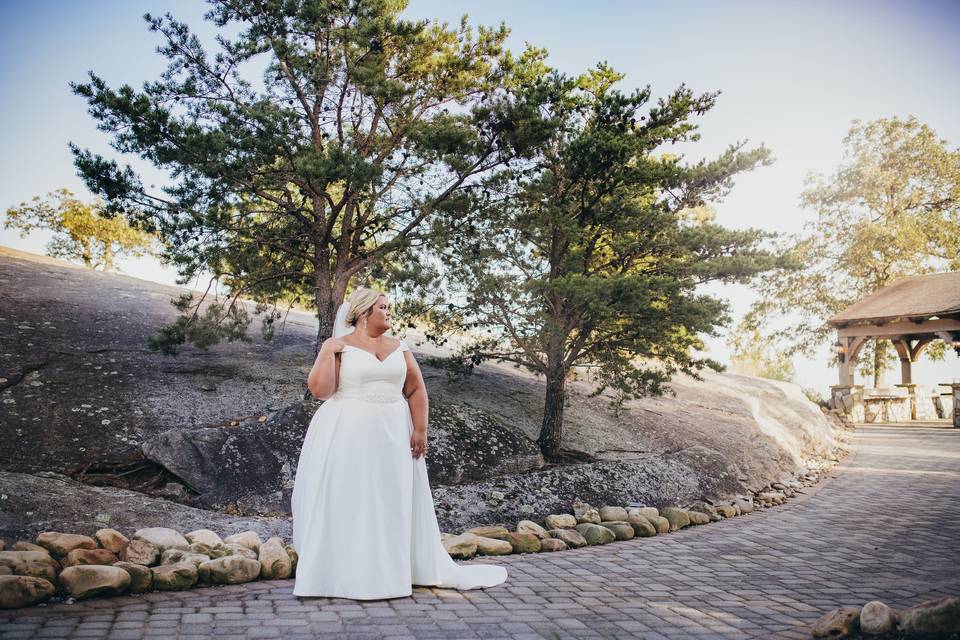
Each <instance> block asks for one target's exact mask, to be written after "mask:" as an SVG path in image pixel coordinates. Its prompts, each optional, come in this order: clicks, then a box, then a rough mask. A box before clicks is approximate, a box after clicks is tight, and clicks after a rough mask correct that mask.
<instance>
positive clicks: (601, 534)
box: [568, 522, 617, 545]
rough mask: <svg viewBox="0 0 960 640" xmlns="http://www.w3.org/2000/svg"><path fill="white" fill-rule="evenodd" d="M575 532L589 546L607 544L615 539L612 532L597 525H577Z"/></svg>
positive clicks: (586, 523)
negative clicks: (577, 532) (578, 533)
mask: <svg viewBox="0 0 960 640" xmlns="http://www.w3.org/2000/svg"><path fill="white" fill-rule="evenodd" d="M577 531H579V532H580V534H581V535H582V536H583V538H584V540H586V541H587V544H589V545H595V544H608V543H610V542H613V541H614V540H616V539H617V536H616V535H614V533H613V531H610V529H607V528H606V527H602V526H600V525H599V524H593V523H592V522H581V523H580V524H578V525H577ZM568 544H569V543H568Z"/></svg>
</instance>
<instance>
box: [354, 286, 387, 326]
mask: <svg viewBox="0 0 960 640" xmlns="http://www.w3.org/2000/svg"><path fill="white" fill-rule="evenodd" d="M386 295H387V294H385V293H384V292H383V291H377V290H376V289H368V288H366V287H360V288H359V289H357V290H356V291H354V292H353V293H351V294H350V297H349V298H348V299H347V304H349V305H350V306H349V307H348V308H347V317H346V321H347V324H349V325H356V324H357V321H358V320H359V319H360V318H361V317H362V316H363V314H365V313H366V312H367V311H369V310H370V309H371V308H373V305H375V304H376V303H377V299H378V298H380V296H386Z"/></svg>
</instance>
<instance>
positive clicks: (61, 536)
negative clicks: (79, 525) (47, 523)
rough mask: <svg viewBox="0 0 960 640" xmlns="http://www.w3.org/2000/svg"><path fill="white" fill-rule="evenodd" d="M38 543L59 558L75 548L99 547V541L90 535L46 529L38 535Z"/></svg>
mask: <svg viewBox="0 0 960 640" xmlns="http://www.w3.org/2000/svg"><path fill="white" fill-rule="evenodd" d="M36 543H37V544H38V545H40V546H41V547H43V548H44V549H46V550H47V551H49V552H50V553H51V554H52V555H54V556H56V557H58V558H62V557H63V556H65V555H67V554H68V553H70V552H71V551H73V550H74V549H96V548H97V541H96V540H94V539H93V538H91V537H90V536H81V535H77V534H75V533H60V532H59V531H44V532H43V533H41V534H40V535H38V536H37V540H36Z"/></svg>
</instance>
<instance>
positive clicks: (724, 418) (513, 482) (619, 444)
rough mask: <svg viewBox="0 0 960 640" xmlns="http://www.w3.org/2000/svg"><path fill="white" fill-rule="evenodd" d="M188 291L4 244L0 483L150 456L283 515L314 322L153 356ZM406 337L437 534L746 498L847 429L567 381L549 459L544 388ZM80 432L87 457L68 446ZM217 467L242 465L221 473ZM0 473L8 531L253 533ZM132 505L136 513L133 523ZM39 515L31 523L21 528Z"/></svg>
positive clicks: (777, 386) (300, 320)
mask: <svg viewBox="0 0 960 640" xmlns="http://www.w3.org/2000/svg"><path fill="white" fill-rule="evenodd" d="M183 291H184V290H183V289H180V288H176V287H165V286H162V285H157V284H154V283H150V282H146V281H142V280H137V279H135V278H130V277H126V276H120V275H113V274H103V273H94V272H91V271H89V270H86V269H78V268H76V267H75V266H74V265H69V264H68V263H63V262H60V261H56V260H51V259H47V258H44V257H41V256H31V255H29V254H25V253H23V252H16V251H10V250H0V297H3V298H4V299H5V300H9V301H10V304H9V309H10V310H11V311H10V313H5V314H4V316H3V319H2V320H0V347H2V349H0V354H4V357H3V358H0V377H3V378H5V379H7V380H18V381H19V382H17V383H16V384H11V385H7V387H6V388H4V389H2V390H0V394H2V396H3V400H4V403H5V404H3V406H4V409H5V411H7V412H8V415H9V416H10V418H11V419H9V420H0V440H2V441H3V442H5V443H7V444H8V446H9V450H8V451H7V452H6V455H7V459H8V460H9V464H8V465H6V470H7V471H8V472H11V473H14V474H16V475H17V476H18V479H21V478H23V477H24V476H23V472H30V473H37V472H41V471H42V470H46V469H55V470H66V469H70V468H79V467H81V466H83V465H87V464H90V463H93V462H98V463H110V462H118V461H122V460H126V459H128V457H129V455H130V454H131V453H132V452H133V453H136V452H138V451H139V450H140V449H141V448H143V450H144V451H145V453H146V454H147V456H148V458H149V459H150V460H152V461H154V463H155V464H156V465H158V468H160V467H162V468H164V469H166V473H167V477H168V480H170V479H173V476H176V482H177V483H178V484H182V485H183V486H184V487H186V490H187V491H188V492H189V493H190V495H191V496H193V497H194V498H196V499H197V500H199V501H200V502H201V503H202V504H206V505H216V506H224V507H231V511H234V512H236V511H235V510H234V509H233V508H239V509H240V511H241V512H251V513H270V512H273V511H283V512H286V511H287V510H288V508H289V492H290V490H291V488H292V481H293V477H292V475H293V473H294V471H295V465H294V464H293V462H294V461H295V460H296V458H297V455H298V453H299V445H300V442H301V441H302V437H303V433H304V429H305V427H306V424H307V422H308V420H309V418H310V417H311V415H312V410H313V407H314V406H315V405H313V404H312V403H302V402H300V400H299V399H300V398H302V397H303V393H304V390H305V388H304V386H305V385H304V380H305V376H306V373H307V371H308V369H309V366H310V363H311V362H312V360H313V350H314V346H315V336H316V318H315V317H313V316H312V315H311V314H303V313H299V312H295V311H294V312H291V314H290V316H289V318H288V322H287V323H286V324H285V327H284V331H283V332H282V333H278V335H277V336H276V338H275V339H274V341H273V342H271V343H265V342H263V341H262V340H261V339H260V338H259V336H256V337H254V341H253V342H252V343H227V344H223V345H218V346H217V347H216V348H215V349H212V350H210V351H209V352H201V351H200V350H197V349H195V348H193V347H186V348H184V349H183V350H182V352H181V354H180V355H178V356H177V358H169V357H167V356H163V355H161V354H159V353H156V352H149V351H148V350H147V349H145V348H144V345H145V343H146V340H147V338H148V337H149V336H150V335H152V334H153V333H155V331H156V330H157V328H158V327H159V326H161V325H162V324H165V323H168V322H170V321H172V320H173V319H174V317H175V313H176V312H175V310H174V309H173V308H172V307H171V305H170V304H169V299H170V298H172V297H174V296H177V295H180V294H182V293H183ZM52 318H56V321H55V322H54V321H51V319H52ZM255 324H256V322H254V325H255ZM105 326H108V327H109V330H106V331H105V330H104V327H105ZM406 338H407V341H408V343H410V344H411V346H412V347H413V348H414V349H415V350H416V354H417V357H418V359H419V360H420V362H421V368H422V369H423V371H424V376H425V380H426V382H427V385H428V389H429V393H430V397H431V407H432V408H434V409H435V413H433V414H432V415H431V420H432V423H433V424H435V428H434V429H431V432H430V438H431V455H430V457H429V458H428V470H429V472H430V474H431V480H432V486H433V488H434V498H435V500H436V506H437V516H438V521H439V523H440V526H441V528H443V529H446V530H463V529H464V528H466V527H468V526H472V525H473V524H475V523H477V522H490V523H507V522H510V523H513V522H517V521H518V520H520V519H522V518H525V517H530V515H531V514H537V513H541V514H543V513H551V512H557V511H564V510H566V509H567V508H569V505H570V502H571V500H572V498H573V497H575V496H581V497H582V498H583V499H584V500H586V501H589V502H590V503H592V504H597V505H603V504H613V505H616V504H620V503H621V501H623V500H624V499H630V500H631V501H637V502H642V503H644V504H648V505H652V506H664V505H668V504H688V503H690V502H692V501H694V500H698V499H701V498H703V497H729V496H732V495H738V494H746V493H749V492H751V491H754V490H757V489H760V488H762V487H764V486H766V485H767V484H768V483H769V482H770V480H771V479H777V478H781V477H784V476H785V475H787V474H789V473H792V472H795V471H799V470H801V469H802V467H803V465H804V463H805V461H807V460H808V459H810V458H811V457H812V456H816V455H825V454H826V453H828V451H829V449H830V448H831V446H832V444H833V440H834V433H835V431H836V427H834V426H833V425H832V424H831V423H830V422H828V421H827V420H826V419H825V418H824V416H823V415H822V414H821V412H820V411H819V409H818V408H817V407H816V406H815V405H814V404H813V403H811V402H809V401H808V400H807V399H806V398H805V397H804V396H803V394H802V392H801V391H800V389H799V387H796V386H794V385H790V384H786V383H779V382H774V381H767V380H760V379H755V378H749V377H745V376H735V375H727V374H713V373H709V372H708V373H705V374H704V381H702V382H700V381H695V380H691V379H687V378H683V377H677V378H675V379H674V380H673V381H672V383H671V384H672V388H673V390H674V391H675V392H676V395H675V396H672V397H662V398H647V399H643V400H636V401H628V402H627V403H625V404H624V406H623V410H622V411H620V412H618V413H614V412H613V411H612V410H611V409H610V407H609V406H608V400H609V399H610V397H609V396H606V395H601V396H599V397H596V398H590V397H588V394H589V392H590V391H591V390H592V387H591V386H590V385H589V384H588V383H587V382H585V381H580V380H577V381H572V382H571V384H570V386H569V388H568V394H569V398H570V407H569V409H568V410H567V411H566V412H565V424H564V442H563V447H564V450H565V451H566V452H568V453H570V454H571V455H572V456H573V457H574V458H575V459H578V460H582V461H583V462H582V463H577V464H562V465H550V466H544V464H543V460H542V459H541V458H540V457H539V454H538V453H537V452H536V447H535V446H534V445H533V443H534V442H535V440H536V438H537V436H538V432H539V429H540V424H541V419H542V410H543V393H544V391H543V389H544V386H543V385H544V383H543V380H542V379H538V378H537V377H535V376H533V375H531V374H527V373H526V372H523V371H520V370H517V369H514V368H513V367H511V366H509V365H498V364H489V363H485V364H484V365H483V366H481V367H478V368H477V369H476V371H475V373H474V375H472V376H470V377H468V378H467V379H465V380H459V381H458V380H451V379H448V377H447V376H446V375H445V373H444V372H443V371H441V370H440V369H437V368H434V367H431V366H430V364H429V362H428V361H427V358H428V357H429V356H435V355H440V356H442V355H446V353H447V352H443V351H438V350H436V349H432V348H431V347H429V346H426V345H421V344H419V342H418V338H419V336H418V334H414V333H413V332H410V333H409V334H408V335H407V336H406ZM6 354H9V356H7V355H6ZM23 363H32V368H31V369H30V370H29V371H28V370H26V369H24V368H23ZM238 380H242V381H244V382H245V383H244V384H237V381H238ZM37 389H48V390H55V391H56V393H54V394H51V393H38V392H37ZM89 389H98V390H102V391H103V394H102V397H103V398H107V400H103V399H102V398H91V397H90V396H89V391H88V390H89ZM64 416H69V419H68V420H67V419H65V418H64ZM261 417H262V419H263V421H262V422H261ZM33 422H38V423H40V424H44V425H48V428H46V429H44V430H43V433H42V434H41V433H39V431H38V430H22V433H18V431H17V429H18V428H19V425H20V424H22V423H33ZM216 425H230V426H220V427H217V426H216ZM75 437H76V438H80V439H81V440H82V441H83V443H84V447H82V448H81V447H76V446H75V444H74V442H73V440H72V439H73V438H75ZM118 443H121V444H120V445H118ZM218 447H225V448H226V450H227V451H229V452H230V455H229V456H224V455H220V454H219V451H221V449H218ZM81 449H82V450H81ZM224 459H229V460H231V461H236V464H233V463H231V464H221V463H222V461H223V460H224ZM520 471H523V472H524V473H522V474H519V473H518V472H520ZM2 475H3V474H0V490H2V491H3V492H4V493H5V494H7V495H8V499H7V500H5V501H2V502H0V523H2V524H0V535H4V536H11V537H21V536H22V534H24V533H35V532H36V531H37V530H38V529H37V528H38V527H43V528H46V529H53V528H63V529H69V530H88V531H95V530H97V529H101V528H103V527H113V528H115V529H123V528H124V527H128V528H131V529H132V528H134V527H136V526H150V525H153V524H156V525H157V526H163V525H167V526H175V527H176V528H178V529H180V530H182V531H190V530H191V529H195V528H199V527H210V528H216V529H217V530H218V531H227V530H230V531H237V530H241V529H243V528H251V529H252V528H254V526H249V525H248V526H245V527H239V526H237V527H230V528H228V527H221V526H220V525H219V524H218V523H213V522H211V521H210V519H209V517H204V518H200V519H198V520H196V521H194V522H192V523H189V524H187V523H185V522H184V521H180V522H173V521H171V520H169V519H168V518H169V516H170V515H171V513H172V514H175V516H176V517H178V518H183V519H189V518H190V513H189V512H187V511H183V510H179V509H177V510H175V511H172V512H171V511H170V509H171V508H170V507H169V506H159V505H157V508H153V505H151V506H150V507H149V508H148V507H146V506H145V505H144V501H143V498H142V497H141V496H137V497H135V498H134V499H131V500H125V501H118V500H110V501H104V500H97V501H96V502H95V503H93V504H89V503H86V502H84V501H82V500H78V499H77V495H69V497H68V499H66V500H60V501H59V502H55V501H53V500H51V498H50V494H49V493H48V492H30V491H29V490H28V489H26V488H23V489H21V488H19V487H17V486H16V482H15V481H14V479H13V478H10V477H7V478H4V477H2ZM28 482H29V483H30V484H34V485H35V484H37V481H36V480H29V481H28ZM7 486H11V487H13V488H12V490H10V491H8V490H7ZM63 488H64V489H73V488H74V487H73V486H64V487H63ZM103 490H104V491H105V493H106V494H108V495H113V496H118V495H120V494H117V493H116V491H117V490H106V488H103ZM77 493H80V492H79V491H78V492H77ZM181 493H182V492H181ZM86 495H92V494H90V493H89V492H87V493H86ZM101 495H103V494H101ZM168 495H170V496H172V497H176V496H177V492H169V493H168ZM156 502H157V503H163V502H167V501H164V500H157V501H156ZM170 504H172V503H169V502H167V505H170ZM136 510H139V513H140V515H142V516H143V517H141V518H139V519H134V518H132V517H130V515H131V514H132V513H133V512H134V511H136ZM28 511H29V512H32V513H33V514H34V515H33V516H32V517H31V518H29V519H28V518H26V517H25V516H23V515H22V514H24V513H25V512H28ZM164 511H166V512H167V513H164ZM201 513H202V512H201ZM598 515H599V514H598ZM7 516H9V517H7ZM215 517H223V519H224V520H228V521H229V520H230V519H228V518H226V517H225V516H215ZM123 520H126V521H123ZM147 520H149V522H147ZM234 520H236V519H234ZM58 522H60V523H65V526H58V525H57V523H58ZM81 526H82V528H80V527H81ZM282 527H285V528H286V531H280V530H279V529H280V528H282ZM268 528H269V529H272V530H271V531H266V530H265V529H268ZM257 530H258V532H260V533H261V534H262V535H264V537H269V536H271V535H277V534H280V535H286V536H287V537H289V533H290V532H289V523H288V522H287V523H281V524H277V523H275V522H261V523H260V524H259V525H257Z"/></svg>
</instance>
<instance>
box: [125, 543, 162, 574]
mask: <svg viewBox="0 0 960 640" xmlns="http://www.w3.org/2000/svg"><path fill="white" fill-rule="evenodd" d="M120 559H121V560H125V561H127V562H132V563H133V564H140V565H143V566H145V567H150V566H152V565H155V564H157V562H159V561H160V548H159V547H157V545H155V544H153V543H152V542H148V541H147V540H141V539H139V538H134V539H133V540H131V541H130V542H128V543H127V544H126V546H124V547H123V549H122V550H121V551H120Z"/></svg>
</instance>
